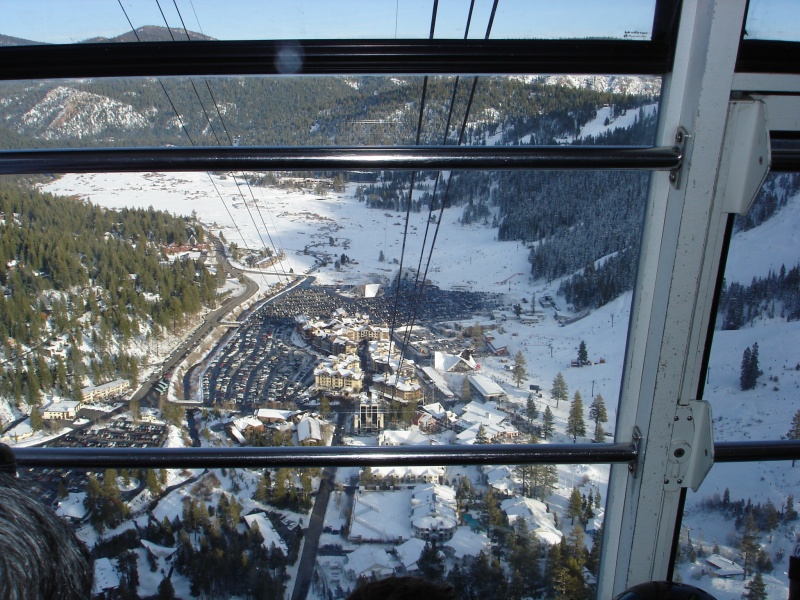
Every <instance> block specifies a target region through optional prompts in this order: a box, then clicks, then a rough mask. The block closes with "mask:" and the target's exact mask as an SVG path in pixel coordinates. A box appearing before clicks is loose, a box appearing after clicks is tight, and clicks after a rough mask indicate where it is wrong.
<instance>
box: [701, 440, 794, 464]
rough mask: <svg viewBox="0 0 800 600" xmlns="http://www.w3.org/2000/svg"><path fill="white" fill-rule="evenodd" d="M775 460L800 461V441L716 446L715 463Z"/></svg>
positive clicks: (729, 443)
mask: <svg viewBox="0 0 800 600" xmlns="http://www.w3.org/2000/svg"><path fill="white" fill-rule="evenodd" d="M774 460H800V440H774V441H765V442H717V443H715V444H714V462H715V463H730V462H759V461H774Z"/></svg>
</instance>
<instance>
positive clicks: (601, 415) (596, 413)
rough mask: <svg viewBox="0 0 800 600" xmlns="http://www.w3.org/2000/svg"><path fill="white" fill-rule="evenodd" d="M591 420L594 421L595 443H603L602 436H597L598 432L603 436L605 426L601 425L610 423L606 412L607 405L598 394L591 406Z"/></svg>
mask: <svg viewBox="0 0 800 600" xmlns="http://www.w3.org/2000/svg"><path fill="white" fill-rule="evenodd" d="M589 418H590V419H591V420H592V421H594V441H595V442H602V441H603V437H602V435H600V436H598V435H597V434H598V431H599V432H600V433H601V434H602V430H603V426H602V425H601V423H606V422H608V412H607V411H606V403H605V401H604V400H603V396H602V395H601V394H597V396H595V398H594V400H592V403H591V404H590V405H589ZM598 438H599V439H598Z"/></svg>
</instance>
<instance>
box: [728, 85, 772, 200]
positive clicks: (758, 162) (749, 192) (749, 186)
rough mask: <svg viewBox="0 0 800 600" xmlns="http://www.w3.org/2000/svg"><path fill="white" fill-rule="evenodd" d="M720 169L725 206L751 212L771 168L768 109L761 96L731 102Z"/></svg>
mask: <svg viewBox="0 0 800 600" xmlns="http://www.w3.org/2000/svg"><path fill="white" fill-rule="evenodd" d="M723 153H724V154H723V156H727V160H726V159H723V160H722V163H721V164H722V169H721V170H720V182H721V184H722V186H723V187H722V192H723V196H722V197H723V199H724V206H723V210H724V211H725V212H727V213H735V214H739V215H744V214H747V211H748V210H750V206H751V205H752V204H753V200H755V198H756V194H758V191H759V190H760V189H761V184H762V183H764V179H765V178H766V176H767V172H768V171H769V164H770V160H771V157H770V144H769V128H768V125H767V111H766V107H765V105H764V103H763V102H761V101H760V100H752V99H747V98H746V99H740V100H731V101H730V102H729V103H728V121H727V123H726V125H725V146H724V147H723Z"/></svg>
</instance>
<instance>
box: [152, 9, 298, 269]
mask: <svg viewBox="0 0 800 600" xmlns="http://www.w3.org/2000/svg"><path fill="white" fill-rule="evenodd" d="M156 2H158V0H156ZM172 4H173V5H174V6H175V10H176V11H177V13H178V17H179V18H180V20H181V25H182V26H183V32H184V34H186V39H187V40H189V41H191V39H192V38H191V36H190V35H189V31H188V29H187V28H186V22H185V21H184V20H183V15H182V14H181V9H180V8H178V2H177V0H172ZM159 9H160V5H159ZM192 10H194V4H192ZM161 15H162V16H163V15H164V13H163V12H162V13H161ZM195 19H197V24H198V26H199V25H200V19H199V18H198V17H197V13H196V12H195ZM165 23H166V20H165ZM168 27H169V26H168ZM173 40H174V38H173ZM203 80H204V81H205V84H206V89H207V90H208V94H209V96H210V97H211V101H212V102H213V103H214V108H215V109H216V111H217V117H218V118H219V122H220V124H221V125H222V129H223V130H224V131H225V135H226V136H227V138H228V143H229V144H230V145H231V146H233V138H232V137H231V134H230V132H229V131H228V127H227V126H226V125H225V120H224V119H223V118H222V112H221V111H220V110H219V104H217V99H216V98H215V97H214V93H213V92H212V91H211V86H210V85H209V83H208V79H207V78H205V77H204V78H203ZM189 82H190V83H191V84H192V89H193V90H194V94H195V96H196V97H197V101H198V102H199V103H200V107H201V108H202V109H203V114H204V115H205V117H206V121H208V126H209V127H210V128H211V133H212V134H213V135H214V139H215V140H216V141H217V145H218V146H222V143H221V142H220V140H219V136H217V132H216V130H215V129H214V125H213V124H212V123H211V118H210V117H209V116H208V111H207V110H206V107H205V105H204V104H203V101H202V100H201V99H200V93H199V92H198V91H197V87H196V86H195V84H194V80H192V79H189ZM242 179H244V181H245V183H246V184H247V189H248V190H249V192H250V197H251V198H252V200H253V206H255V207H256V212H258V217H259V219H261V224H262V225H263V226H264V232H265V233H266V234H267V238H268V239H269V243H270V246H271V247H272V252H273V253H274V255H275V257H276V259H278V265H279V267H280V270H281V271H282V272H283V276H284V278H285V279H286V283H287V284H288V283H289V281H290V280H291V278H290V277H289V275H288V274H287V273H286V269H285V267H284V266H283V260H280V255H281V253H280V252H279V251H278V248H277V247H276V246H275V243H274V242H273V241H272V235H270V233H269V228H268V227H267V224H266V223H265V222H264V215H262V214H261V208H260V207H259V206H258V201H257V200H256V197H255V195H254V194H253V188H252V187H251V186H250V181H248V179H247V177H246V176H245V175H244V173H243V172H242ZM233 180H234V183H235V184H236V189H237V191H238V192H239V194H240V195H241V196H242V202H243V203H244V205H245V208H247V212H248V214H249V215H250V219H251V220H252V221H253V226H254V227H255V228H256V232H257V231H258V225H256V222H255V219H254V218H253V214H252V212H251V211H250V207H249V206H247V200H246V199H245V197H244V194H243V193H242V191H241V187H240V186H239V182H238V181H237V180H236V175H233ZM267 212H269V208H267ZM270 219H272V214H271V213H270ZM272 226H273V227H274V228H275V233H276V236H277V232H278V228H277V226H276V225H275V221H274V219H273V220H272ZM259 237H261V236H259ZM278 241H279V242H280V238H279V239H278ZM261 243H262V244H263V246H264V251H265V252H264V253H265V254H270V252H269V249H268V248H267V245H266V243H265V242H264V238H263V237H261ZM281 250H283V243H282V242H281ZM277 271H278V270H277V269H275V272H276V273H277ZM278 277H279V281H280V275H278Z"/></svg>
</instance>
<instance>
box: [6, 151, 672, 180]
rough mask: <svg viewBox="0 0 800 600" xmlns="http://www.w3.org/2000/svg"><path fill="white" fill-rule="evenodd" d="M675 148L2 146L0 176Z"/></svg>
mask: <svg viewBox="0 0 800 600" xmlns="http://www.w3.org/2000/svg"><path fill="white" fill-rule="evenodd" d="M680 164H681V155H680V152H679V150H678V149H677V148H675V147H666V146H665V147H644V146H393V147H366V148H365V147H330V148H326V147H281V148H275V147H254V146H226V147H219V146H195V147H188V148H180V147H168V148H69V149H58V150H4V151H0V174H33V173H103V172H147V171H218V170H237V171H238V170H261V171H279V170H280V171H283V170H347V169H360V170H364V169H366V170H369V169H377V170H383V169H398V170H400V169H405V170H476V169H494V170H496V169H505V170H515V169H619V170H622V169H625V170H628V169H633V170H661V171H668V170H671V169H676V168H678V167H679V166H680Z"/></svg>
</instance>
